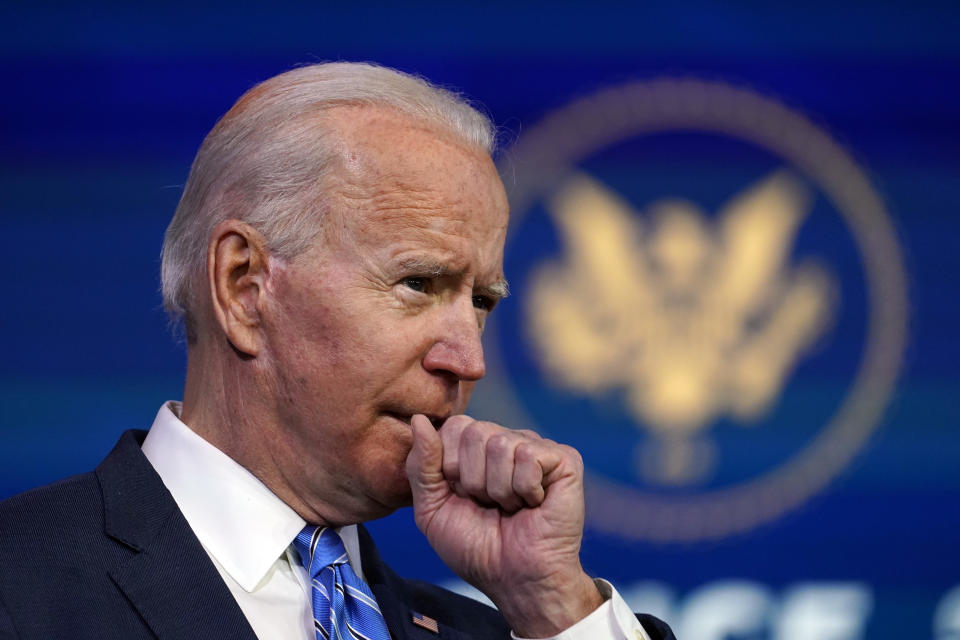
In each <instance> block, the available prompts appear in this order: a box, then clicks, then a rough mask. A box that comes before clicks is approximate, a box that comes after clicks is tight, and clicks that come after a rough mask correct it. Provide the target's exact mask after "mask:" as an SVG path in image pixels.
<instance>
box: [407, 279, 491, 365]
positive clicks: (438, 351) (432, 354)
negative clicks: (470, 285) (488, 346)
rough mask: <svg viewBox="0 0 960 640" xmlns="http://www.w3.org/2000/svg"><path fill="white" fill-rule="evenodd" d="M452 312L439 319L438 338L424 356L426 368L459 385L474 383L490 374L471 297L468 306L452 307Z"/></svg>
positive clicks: (468, 299)
mask: <svg viewBox="0 0 960 640" xmlns="http://www.w3.org/2000/svg"><path fill="white" fill-rule="evenodd" d="M449 311H450V312H449V313H446V314H443V316H441V317H440V318H439V319H438V323H439V326H438V330H437V339H436V340H435V341H434V343H433V344H432V345H431V346H430V349H429V350H428V351H427V354H426V356H424V358H423V366H424V368H425V369H426V370H427V371H430V372H431V373H439V374H446V375H448V376H452V377H454V378H456V380H457V381H458V382H459V381H461V380H463V381H466V382H475V381H477V380H479V379H480V378H482V377H483V376H484V374H485V373H486V372H487V365H486V363H485V362H484V359H483V345H482V344H481V342H480V327H479V325H478V323H477V314H476V310H475V309H474V308H473V304H472V302H471V300H470V298H469V297H468V298H467V303H466V304H457V305H456V306H451V308H450V309H449Z"/></svg>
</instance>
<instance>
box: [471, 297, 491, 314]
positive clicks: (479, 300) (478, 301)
mask: <svg viewBox="0 0 960 640" xmlns="http://www.w3.org/2000/svg"><path fill="white" fill-rule="evenodd" d="M495 304H496V301H495V300H494V299H493V298H491V297H490V296H473V306H474V307H475V308H477V309H480V310H482V311H490V310H492V309H493V307H494V305H495Z"/></svg>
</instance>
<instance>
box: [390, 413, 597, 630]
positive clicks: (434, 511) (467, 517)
mask: <svg viewBox="0 0 960 640" xmlns="http://www.w3.org/2000/svg"><path fill="white" fill-rule="evenodd" d="M411 429H412V431H413V449H412V450H411V451H410V455H409V456H408V457H407V476H408V477H409V479H410V486H411V489H412V492H413V510H414V517H415V518H416V522H417V526H418V527H419V528H420V530H421V531H422V532H423V533H424V535H425V536H426V537H427V540H428V541H429V542H430V545H431V546H432V547H433V549H434V550H435V551H436V552H437V554H438V555H439V556H440V558H441V559H442V560H443V561H444V562H445V563H446V564H447V566H449V567H450V568H451V569H452V570H453V571H454V572H456V573H457V575H459V576H460V577H462V578H463V579H464V580H466V581H467V582H469V583H470V584H472V585H474V586H476V587H477V588H478V589H480V590H481V591H483V592H484V593H485V594H487V596H489V597H490V599H491V600H493V602H494V603H495V604H496V605H497V607H498V608H499V609H500V611H501V613H503V615H504V617H505V618H506V620H507V622H508V623H509V624H510V626H511V627H512V629H513V631H514V633H516V634H517V635H520V636H525V637H530V638H537V637H545V636H551V635H556V634H557V633H559V632H560V631H562V630H563V629H566V628H567V627H569V626H571V625H572V624H574V623H575V622H577V621H579V620H580V619H582V618H584V617H585V616H586V615H588V614H589V613H590V612H591V611H593V610H594V609H596V608H597V607H598V606H599V605H600V604H601V602H602V597H601V595H600V593H599V592H598V591H597V589H596V587H595V586H594V584H593V581H592V580H591V579H590V577H589V576H587V575H586V573H584V571H583V568H582V567H581V565H580V540H581V538H582V535H583V516H584V506H583V462H582V460H581V459H580V454H578V453H577V451H576V450H575V449H573V448H571V447H568V446H566V445H561V444H557V443H556V442H553V441H552V440H547V439H545V438H541V437H540V436H539V435H537V434H536V433H533V432H531V431H513V430H510V429H506V428H504V427H501V426H499V425H497V424H494V423H491V422H480V421H477V420H474V419H472V418H470V417H468V416H464V415H459V416H453V417H451V418H449V419H448V420H447V421H446V422H444V424H443V426H441V428H440V429H439V430H436V429H434V427H433V425H432V424H431V423H430V421H429V420H428V419H427V418H426V417H425V416H422V415H415V416H413V419H412V420H411Z"/></svg>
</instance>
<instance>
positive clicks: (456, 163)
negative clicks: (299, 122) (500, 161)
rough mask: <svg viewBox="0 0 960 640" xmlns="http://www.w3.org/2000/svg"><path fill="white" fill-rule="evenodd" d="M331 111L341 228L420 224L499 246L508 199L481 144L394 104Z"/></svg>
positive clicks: (366, 230)
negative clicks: (402, 111) (412, 115)
mask: <svg viewBox="0 0 960 640" xmlns="http://www.w3.org/2000/svg"><path fill="white" fill-rule="evenodd" d="M330 115H331V117H333V118H334V119H336V120H337V122H335V125H336V126H335V129H336V130H337V131H338V134H337V137H338V140H337V145H338V151H339V153H338V156H339V159H340V161H339V166H338V167H337V169H336V171H335V172H334V177H333V183H332V184H331V185H330V188H331V192H333V194H334V195H335V197H337V199H338V200H339V203H338V204H339V206H337V207H335V208H336V209H338V210H339V211H340V213H341V214H342V219H341V220H340V224H341V225H342V226H343V228H344V229H352V230H354V231H357V232H359V233H361V234H362V235H371V234H372V235H376V234H378V233H379V232H386V233H391V232H394V231H396V230H399V229H415V228H419V229H423V230H434V231H437V232H441V233H451V234H459V235H463V236H468V237H473V238H475V239H476V240H477V241H491V240H494V239H495V238H499V241H500V243H501V244H502V240H503V236H504V235H505V232H506V226H507V218H508V204H507V198H506V193H505V191H504V188H503V184H502V182H501V181H500V178H499V175H498V174H497V170H496V167H495V165H494V164H493V161H492V160H491V158H490V156H489V155H488V154H487V153H486V152H485V151H484V150H483V149H480V148H477V147H473V146H471V145H469V144H468V143H465V142H464V141H463V140H461V139H459V138H458V137H456V136H455V135H453V134H451V133H449V132H445V131H443V130H442V129H440V130H438V129H436V128H431V127H429V126H428V125H426V124H425V123H424V122H422V121H419V120H416V119H413V118H410V117H408V116H404V115H402V114H399V113H397V112H395V111H393V110H391V109H382V108H372V107H342V108H338V109H336V110H333V113H331V114H330Z"/></svg>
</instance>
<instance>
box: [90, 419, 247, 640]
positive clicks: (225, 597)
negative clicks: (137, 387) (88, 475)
mask: <svg viewBox="0 0 960 640" xmlns="http://www.w3.org/2000/svg"><path fill="white" fill-rule="evenodd" d="M144 436H145V432H130V431H128V432H127V433H125V434H124V435H123V437H122V438H121V439H120V442H118V443H117V446H116V447H115V448H114V450H113V451H112V452H111V453H110V455H109V456H107V458H106V459H105V460H104V461H103V463H102V464H101V465H100V466H99V467H98V468H97V471H96V474H97V478H98V479H99V481H100V486H101V489H102V491H103V503H104V527H105V532H106V534H107V535H108V536H110V537H111V538H113V539H114V540H115V541H117V542H118V543H119V544H121V545H123V546H124V547H126V548H127V549H128V552H127V553H124V554H121V555H120V556H119V558H118V561H117V562H116V563H115V565H114V566H112V567H109V568H108V570H109V572H110V575H111V577H112V578H113V580H114V582H115V583H116V584H117V586H118V587H119V588H120V589H121V590H122V591H123V592H124V593H125V594H126V596H127V598H128V599H129V600H130V603H131V604H132V605H133V606H134V607H135V608H136V609H137V611H138V612H139V613H140V615H141V616H142V617H143V619H144V620H145V621H146V623H147V625H149V627H150V628H151V630H152V631H153V632H154V634H156V636H157V637H158V638H160V640H181V639H182V640H193V639H195V638H204V637H216V638H238V639H241V640H242V639H246V640H256V636H255V635H254V633H253V630H252V629H251V628H250V625H249V623H248V622H247V620H246V618H245V617H244V616H243V612H242V611H241V610H240V607H239V606H238V605H237V603H236V600H234V598H233V596H232V595H231V594H230V590H229V589H228V588H227V585H226V584H225V583H224V581H223V578H221V576H220V574H219V572H218V571H217V569H216V567H214V565H213V563H212V562H211V560H210V558H209V556H208V555H207V553H206V551H204V549H203V547H202V546H201V545H200V541H199V540H197V538H196V536H195V535H194V533H193V531H192V530H191V529H190V525H189V524H187V521H186V520H185V519H184V517H183V515H182V514H181V513H180V510H179V509H178V508H177V506H176V503H175V502H174V501H173V497H172V496H171V495H170V493H169V492H168V491H167V489H166V487H165V486H163V482H162V481H161V480H160V477H159V476H158V475H157V473H156V472H155V471H154V470H153V467H151V466H150V463H149V462H148V461H147V459H146V457H145V456H144V455H143V453H142V452H141V451H140V442H142V440H143V437H144Z"/></svg>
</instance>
